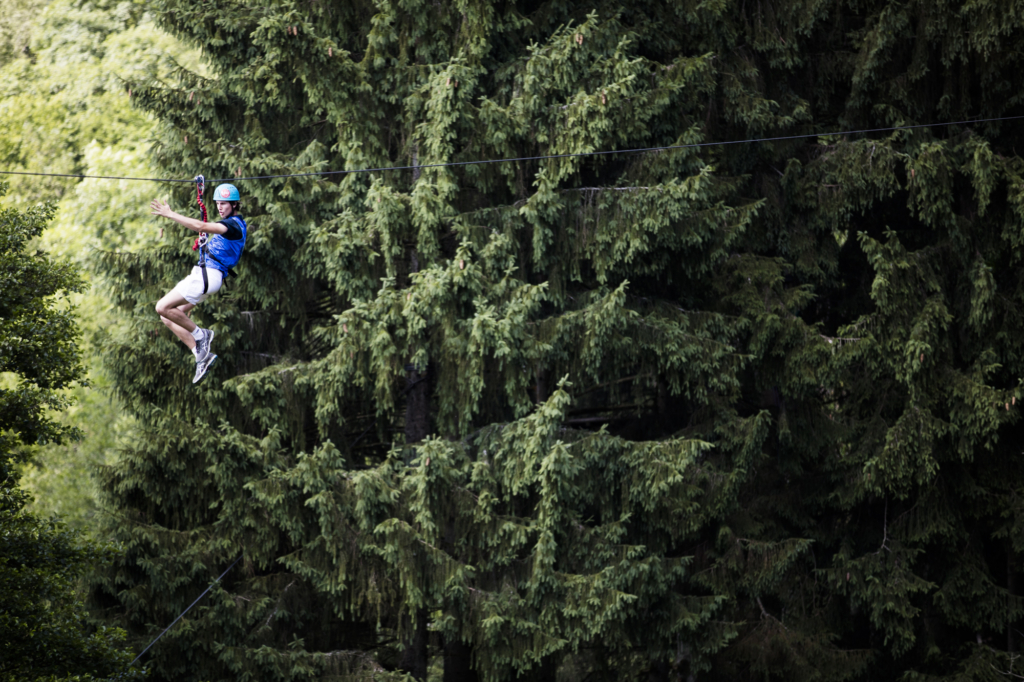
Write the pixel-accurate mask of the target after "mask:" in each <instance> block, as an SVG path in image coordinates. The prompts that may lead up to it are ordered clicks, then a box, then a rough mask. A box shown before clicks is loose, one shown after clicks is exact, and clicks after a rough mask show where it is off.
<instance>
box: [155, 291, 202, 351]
mask: <svg viewBox="0 0 1024 682" xmlns="http://www.w3.org/2000/svg"><path fill="white" fill-rule="evenodd" d="M195 307H196V306H195V304H193V303H189V302H188V301H186V300H185V298H184V297H183V296H182V295H181V294H179V293H177V292H174V291H172V292H170V293H168V294H167V295H166V296H164V297H163V298H161V299H160V300H159V301H158V302H157V304H156V312H157V314H158V315H160V321H161V322H163V323H164V324H165V325H167V328H168V329H170V330H171V332H172V333H173V334H174V335H175V336H177V337H178V338H179V339H181V342H182V343H184V344H185V345H186V346H188V347H189V349H193V348H195V347H196V340H195V338H193V337H192V332H193V331H195V328H196V323H195V322H193V321H192V320H191V318H189V313H191V312H192V309H193V308H195Z"/></svg>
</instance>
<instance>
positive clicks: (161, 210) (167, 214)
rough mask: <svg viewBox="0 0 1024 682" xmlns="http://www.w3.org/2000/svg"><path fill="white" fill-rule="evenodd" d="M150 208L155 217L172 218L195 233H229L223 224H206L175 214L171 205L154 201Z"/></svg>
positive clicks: (157, 200)
mask: <svg viewBox="0 0 1024 682" xmlns="http://www.w3.org/2000/svg"><path fill="white" fill-rule="evenodd" d="M149 208H150V209H151V211H150V212H151V213H152V214H153V215H158V216H163V217H164V218H170V219H171V220H173V221H174V222H176V223H178V224H179V225H182V226H184V227H187V228H188V229H190V230H192V231H193V232H200V233H203V232H205V233H207V234H224V233H225V232H227V231H228V228H227V227H226V226H225V225H224V224H223V223H204V222H203V221H202V220H196V219H195V218H189V217H188V216H183V215H181V214H180V213H177V212H175V211H174V210H172V209H171V206H170V204H168V203H166V202H164V201H160V200H159V199H154V200H153V201H152V202H151V203H150V204H149Z"/></svg>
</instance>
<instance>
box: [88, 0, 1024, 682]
mask: <svg viewBox="0 0 1024 682" xmlns="http://www.w3.org/2000/svg"><path fill="white" fill-rule="evenodd" d="M154 11H156V12H157V13H158V16H159V18H160V21H162V22H163V24H164V26H165V27H167V28H168V29H170V30H172V31H173V32H175V33H176V34H177V35H178V36H179V37H181V38H183V39H187V40H191V41H194V43H195V44H196V45H198V46H201V47H202V48H203V50H204V54H205V55H206V58H207V59H208V62H209V66H210V71H211V73H212V74H213V76H212V77H210V78H207V77H203V76H201V75H199V74H196V73H191V72H188V71H185V70H183V71H181V72H180V73H178V75H177V78H178V80H177V81H175V82H166V83H157V82H146V83H135V84H132V92H133V97H134V98H135V101H136V102H137V103H138V104H139V106H142V107H144V108H146V109H148V110H150V111H152V112H153V113H154V114H156V115H157V116H158V117H159V118H160V120H161V121H162V125H163V129H162V132H161V144H160V146H159V147H158V150H157V161H158V163H159V164H160V165H161V166H162V167H163V168H164V169H165V171H166V172H167V173H169V174H172V175H174V176H177V177H189V176H192V175H194V174H196V173H198V172H203V173H205V174H206V175H207V177H225V178H230V177H242V178H244V177H251V176H266V175H269V176H275V177H270V178H264V179H259V180H239V181H238V184H239V185H241V187H242V190H243V196H244V202H243V205H244V209H243V212H244V213H245V215H246V216H247V218H248V219H249V221H250V225H251V226H252V232H251V237H250V243H249V245H248V247H247V254H246V256H245V258H244V260H243V264H242V266H241V267H240V271H241V273H242V276H241V277H240V278H239V280H238V282H237V283H231V284H230V285H229V290H228V293H226V294H221V295H219V296H218V297H217V298H215V299H213V300H211V301H210V302H208V303H205V304H203V306H201V308H200V312H199V313H198V315H199V316H201V318H202V320H203V326H212V327H213V328H214V329H215V331H216V334H217V336H216V339H217V344H218V351H217V352H218V353H219V354H220V355H221V358H222V359H223V360H224V361H225V362H224V363H223V365H222V368H221V369H220V370H219V371H218V374H217V375H216V376H213V377H211V378H210V379H208V380H207V383H205V384H204V385H203V388H202V389H201V390H198V391H196V390H194V389H193V387H192V386H191V384H190V383H189V382H188V379H189V372H188V370H187V364H186V363H187V360H188V357H187V354H186V353H185V352H184V351H183V350H182V349H181V348H180V346H177V345H175V344H176V342H174V341H173V340H172V339H171V338H170V337H169V336H168V335H166V334H163V333H161V331H160V329H159V327H158V324H157V321H156V318H155V316H154V315H153V314H152V313H149V312H148V310H149V309H150V308H151V304H152V302H153V301H155V300H156V298H157V297H158V296H159V295H160V294H161V293H162V292H163V291H164V290H166V289H167V288H169V286H170V285H171V284H172V283H173V281H174V279H175V278H176V277H180V276H181V274H183V272H184V270H185V268H186V267H187V265H188V261H189V258H190V254H189V252H188V251H187V250H186V248H185V246H184V241H183V240H180V239H177V237H176V236H175V235H171V234H168V236H167V241H166V245H165V247H163V248H162V249H159V250H155V251H148V252H140V253H135V254H123V253H122V254H108V255H107V256H106V259H105V264H106V269H107V272H108V273H109V274H110V275H111V276H112V277H113V278H115V279H112V280H111V283H112V294H113V296H114V297H115V299H116V302H117V303H118V304H119V305H120V306H121V307H122V309H124V310H125V311H128V312H130V313H132V317H131V318H130V326H128V325H126V329H128V330H129V331H128V332H127V333H126V334H125V335H124V336H123V337H122V338H121V339H120V343H119V345H118V347H117V348H116V349H115V350H114V352H113V353H112V357H113V358H114V359H115V360H116V362H115V363H114V364H113V366H112V367H113V369H112V371H114V372H116V373H117V377H118V386H119V391H120V393H121V396H122V398H123V399H124V401H125V403H126V404H127V405H129V406H130V407H131V409H132V410H133V412H134V413H135V414H136V415H137V416H138V418H139V419H140V423H141V424H143V429H144V431H145V435H144V437H142V438H140V439H139V440H138V441H136V442H135V443H134V445H133V446H132V448H130V449H129V450H127V451H126V452H125V453H124V457H123V461H122V462H121V463H120V464H119V465H117V466H115V467H112V468H111V469H110V470H109V471H108V472H107V473H106V477H107V484H106V485H107V491H108V493H107V494H108V499H109V503H110V504H111V506H112V507H114V509H115V510H116V513H117V518H118V519H119V522H118V525H117V527H116V528H115V530H116V532H117V533H118V534H119V537H120V539H121V540H122V542H124V543H125V545H126V546H127V547H128V552H127V554H126V555H125V559H124V561H123V563H122V564H121V565H119V566H118V567H117V568H116V569H115V570H112V571H111V572H110V573H109V574H108V575H107V576H106V578H105V583H104V584H103V586H102V587H101V589H100V590H99V592H98V594H97V598H98V599H99V600H100V601H101V602H102V601H104V600H106V604H107V605H108V606H109V607H110V608H111V609H112V612H114V613H120V614H121V617H122V618H123V619H124V623H125V624H126V625H127V626H128V627H129V628H130V629H131V630H132V631H133V632H134V633H136V636H137V637H138V638H139V640H140V642H141V641H142V640H143V639H144V638H145V637H146V636H148V635H149V634H151V633H153V632H155V631H156V629H157V628H158V627H162V626H163V625H164V624H165V623H168V622H170V621H171V620H172V619H173V618H174V616H176V615H177V613H179V612H180V611H181V610H182V609H183V608H184V607H185V606H187V605H188V603H190V602H191V600H192V599H193V598H194V596H195V595H196V594H198V593H199V592H200V591H201V590H202V587H203V586H204V585H205V584H206V583H207V582H208V581H209V580H210V579H211V578H212V577H214V576H215V575H217V574H218V573H219V572H220V570H222V567H223V566H226V565H227V564H228V563H230V561H232V560H233V558H234V557H235V556H237V555H239V554H242V555H243V556H244V561H243V562H242V563H241V564H239V567H238V568H237V569H236V570H235V572H234V573H233V574H231V575H230V576H229V577H228V578H227V579H226V580H225V581H224V582H223V583H221V584H220V585H219V586H218V587H217V588H215V590H214V591H213V593H212V594H211V595H210V597H208V598H207V599H208V601H207V602H205V603H204V604H203V605H201V606H199V607H197V608H196V610H195V611H194V612H193V614H194V615H190V616H189V617H187V618H186V619H185V620H184V621H183V622H182V623H181V624H179V626H177V629H176V630H174V631H172V632H171V633H170V634H169V635H168V636H167V637H165V638H164V640H162V642H161V644H160V646H159V648H158V649H155V650H154V652H153V654H152V659H151V661H152V665H153V669H154V671H155V676H156V678H157V679H214V678H217V679H220V678H228V677H232V678H246V679H248V678H254V679H261V680H277V679H281V680H284V679H308V678H324V677H332V676H342V677H347V678H351V679H397V678H398V677H400V676H401V675H402V674H410V675H412V676H413V677H415V678H417V679H423V678H425V677H427V676H428V675H435V676H436V675H438V674H440V675H442V676H443V679H445V680H476V679H479V680H505V679H513V678H515V677H517V676H525V677H527V678H528V679H538V680H554V679H560V680H577V679H579V680H582V679H609V680H610V679H641V678H645V677H646V678H647V679H650V680H668V679H697V678H700V679H703V678H710V679H721V680H733V679H750V678H753V677H761V678H764V679H774V678H779V679H783V678H784V679H797V680H817V679H827V680H847V679H880V678H884V679H889V678H894V677H897V676H901V675H904V676H907V677H908V678H915V679H917V678H920V679H938V678H942V677H956V678H957V679H988V678H992V677H995V676H999V675H1001V674H1003V673H1004V672H1005V673H1006V674H1009V672H1010V671H1012V665H1013V663H1014V658H1013V652H1014V651H1016V648H1017V643H1016V640H1015V636H1014V635H1013V632H1014V631H1013V627H1012V626H1013V624H1014V623H1015V622H1017V621H1018V620H1020V618H1021V615H1022V614H1021V601H1020V597H1019V596H1018V595H1017V592H1018V591H1019V588H1018V587H1017V580H1018V578H1017V576H1018V575H1019V574H1020V561H1019V558H1020V556H1021V555H1020V552H1021V549H1022V547H1021V543H1022V542H1024V540H1022V536H1021V534H1020V532H1019V530H1018V529H1019V528H1020V522H1019V521H1018V517H1019V516H1020V513H1019V512H1018V509H1019V508H1020V503H1019V502H1018V498H1019V497H1020V496H1019V495H1018V494H1017V491H1018V490H1019V489H1020V487H1021V485H1020V484H1021V480H1022V476H1021V473H1022V472H1021V471H1020V468H1019V466H1018V465H1017V463H1016V460H1015V458H1014V457H1013V455H1015V454H1017V453H1016V452H1015V449H1014V448H1015V443H1016V442H1017V441H1018V440H1019V438H1016V437H1015V436H1016V435H1017V433H1018V430H1019V427H1018V426H1017V407H1016V398H1017V392H1019V391H1020V379H1019V378H1016V377H1019V376H1021V374H1022V373H1021V371H1020V370H1019V368H1018V364H1019V360H1018V357H1019V353H1018V352H1017V350H1016V349H1017V348H1018V343H1017V342H1016V339H1015V338H1014V334H1013V330H1014V328H1015V326H1017V325H1016V324H1015V323H1016V321H1017V319H1018V318H1017V313H1016V311H1017V310H1018V308H1019V303H1018V302H1019V300H1020V297H1021V294H1022V292H1021V291H1020V286H1021V280H1020V278H1019V277H1018V276H1017V275H1016V273H1015V271H1014V267H1015V264H1016V260H1017V253H1018V250H1019V249H1020V248H1021V240H1020V239H1019V237H1018V236H1017V235H1018V234H1019V233H1020V228H1021V211H1022V203H1021V202H1020V201H1018V199H1019V197H1018V194H1019V189H1020V187H1022V186H1024V185H1022V183H1021V180H1020V174H1021V168H1022V166H1021V161H1020V158H1019V157H1018V156H1017V155H1016V152H1015V151H1014V150H1015V144H1016V137H1017V136H1016V132H1015V131H1016V128H1015V127H1014V126H1013V124H1012V123H1011V122H1007V121H1003V122H997V121H991V122H987V123H976V124H955V125H947V124H953V123H955V122H956V121H963V120H967V119H978V118H995V117H999V116H1008V115H1014V114H1015V113H1017V112H1019V109H1020V103H1019V102H1018V101H1017V95H1016V93H1015V88H1014V87H1013V84H1014V83H1015V82H1016V81H1015V79H1014V75H1015V73H1016V71H1017V69H1016V66H1017V64H1016V60H1017V55H1016V52H1014V50H1013V49H1012V45H1014V44H1015V42H1014V41H1016V40H1019V39H1020V38H1021V37H1022V36H1021V27H1020V25H1019V23H1020V22H1019V20H1018V19H1017V17H1016V15H1015V14H1014V13H1013V12H1009V11H1002V10H1000V9H999V7H998V6H996V5H994V4H984V5H981V4H979V5H972V6H970V7H963V8H961V7H956V6H952V5H945V4H938V5H935V4H928V5H925V4H905V5H898V4H885V3H869V4H866V5H865V4H856V5H854V4H846V3H827V2H818V3H812V4H810V5H806V4H802V3H796V2H776V3H773V4H764V3H761V4H758V5H756V6H748V5H747V4H744V3H739V4H731V3H722V4H720V5H714V6H711V5H707V4H700V5H698V4H697V3H682V4H679V3H661V2H641V3H629V4H626V3H613V2H606V3H599V4H597V5H583V4H576V3H555V2H536V3H524V4H513V3H456V4H428V3H421V2H416V1H412V2H408V3H403V4H392V3H387V2H379V3H359V2H355V3H353V2H350V3H318V4H316V5H310V6H307V5H301V6H300V5H298V4H292V3H281V4H277V5H274V6H272V7H268V6H266V5H263V4H258V3H250V4H243V3H238V4H235V5H232V6H230V7H225V6H223V5H212V4H211V5H200V6H198V7H196V6H195V5H194V4H191V5H183V4H180V3H178V2H176V1H173V0H164V1H163V2H161V3H158V4H157V5H156V7H155V9H154ZM965 36H966V37H965ZM904 125H914V126H920V127H915V128H912V129H904V130H876V131H874V132H871V133H866V132H862V133H858V134H834V133H836V132H837V131H842V130H862V131H863V130H867V129H875V128H887V127H893V126H904ZM751 138H761V139H760V140H759V141H750V142H738V143H736V144H732V142H734V141H742V140H748V139H751ZM783 138H785V139H783ZM721 142H727V143H729V144H717V145H716V144H712V145H709V146H687V147H685V148H673V149H666V147H678V146H680V145H701V144H703V143H721ZM636 148H660V151H653V152H646V153H625V152H623V151H622V150H629V149H636ZM596 152H600V153H599V154H597V153H596ZM536 157H546V158H536ZM496 159H516V160H514V161H502V162H495V163H486V164H472V163H468V162H473V161H477V160H496ZM447 164H455V165H447ZM367 168H378V169H383V168H396V170H377V171H373V172H350V173H346V174H330V175H324V174H322V173H323V172H324V171H341V170H345V171H355V170H359V169H367ZM286 175H287V176H288V177H285V176H286ZM175 200H176V201H177V202H178V204H179V205H181V204H183V203H184V202H186V201H188V200H189V197H188V188H187V187H182V188H181V191H179V192H177V193H176V194H175ZM993 226H999V229H993Z"/></svg>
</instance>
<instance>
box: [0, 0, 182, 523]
mask: <svg viewBox="0 0 1024 682" xmlns="http://www.w3.org/2000/svg"><path fill="white" fill-rule="evenodd" d="M9 5H10V7H11V8H12V9H11V13H8V11H7V10H6V9H5V10H4V12H2V13H0V14H2V15H3V20H4V21H6V20H7V19H10V20H11V22H12V26H13V25H14V22H15V21H17V30H18V31H19V33H18V36H21V37H18V40H19V41H25V42H26V44H30V45H31V48H30V49H29V50H28V52H18V53H17V54H14V55H12V58H11V59H10V60H0V61H4V62H6V63H5V64H4V65H3V66H2V67H0V90H2V93H3V94H2V96H0V109H2V111H3V114H2V115H0V148H2V149H3V150H4V151H3V154H4V157H3V159H2V161H3V162H2V164H0V165H2V166H3V169H5V170H23V171H25V170H27V171H40V172H47V173H52V172H66V173H84V174H88V175H106V176H135V177H151V176H153V175H156V174H157V172H156V170H155V169H154V168H153V167H152V165H151V164H150V163H149V158H148V150H149V146H150V137H151V135H152V131H153V121H152V119H151V118H150V117H148V116H146V115H145V114H144V113H142V112H139V111H137V110H134V109H133V108H132V107H131V104H130V100H129V98H128V93H127V90H126V86H125V79H127V78H130V77H148V78H157V77H159V76H161V75H165V74H166V73H168V72H170V71H172V70H173V69H175V68H177V64H178V62H181V63H185V64H191V65H193V66H195V64H196V55H195V54H193V53H190V52H189V51H188V50H186V49H184V48H183V47H182V46H181V45H179V44H178V43H177V42H176V41H174V40H173V39H172V38H171V37H170V36H168V35H167V34H166V33H163V32H161V31H159V30H157V29H156V28H155V27H154V26H153V24H152V21H151V20H150V19H149V18H148V17H147V15H146V14H145V13H144V11H143V10H144V8H143V7H142V6H141V5H139V4H137V3H123V2H121V3H107V2H101V3H84V2H78V1H76V0H56V1H54V2H50V3H44V4H39V5H38V6H32V7H29V6H27V5H26V6H25V7H24V8H22V9H18V10H17V12H16V11H15V7H19V8H20V7H21V5H17V3H15V4H10V3H9ZM5 7H6V5H5ZM18 12H21V14H18ZM29 19H31V21H29ZM29 29H30V30H31V33H30V34H29V33H27V31H29ZM22 33H24V35H22ZM19 50H20V48H19ZM11 184H12V188H13V191H12V194H11V196H10V200H11V203H12V204H13V205H15V206H21V207H27V206H32V205H35V204H36V203H38V202H40V201H42V200H47V199H52V200H55V199H58V198H60V200H61V210H60V211H59V212H58V213H57V216H56V218H55V219H54V221H53V223H52V225H51V227H50V229H48V230H47V232H46V233H45V234H44V235H43V236H42V237H41V240H40V244H41V245H42V246H43V248H45V249H46V250H47V251H48V252H50V253H53V254H56V255H59V256H63V257H67V258H70V259H71V260H73V261H75V262H76V263H78V264H79V265H80V266H82V268H83V278H84V279H85V280H86V281H88V282H93V283H94V284H95V285H94V286H93V287H91V289H90V290H89V291H87V292H84V293H81V294H74V295H72V297H71V300H72V301H73V302H74V304H75V306H76V307H77V309H78V311H79V319H80V323H81V327H82V329H83V332H84V334H83V336H84V338H83V345H82V348H83V357H84V358H85V363H86V366H87V368H88V378H89V384H90V386H89V387H80V388H76V389H75V390H73V392H72V393H73V395H74V397H75V398H76V404H75V405H74V406H73V407H70V408H69V409H68V410H67V411H66V412H65V413H64V415H63V416H62V417H61V419H60V421H61V423H64V424H67V425H74V426H75V427H76V428H78V429H79V430H80V431H81V432H82V435H83V438H82V439H81V440H80V441H76V442H74V443H69V444H67V445H63V446H57V445H49V446H45V447H42V448H39V449H38V451H37V452H36V453H35V456H34V457H33V463H32V465H31V466H28V467H25V468H24V470H23V472H22V473H23V475H24V477H23V479H22V483H23V485H25V486H26V488H28V489H29V490H30V491H31V492H32V493H33V494H34V498H35V499H34V500H33V502H32V504H31V508H32V510H33V511H34V512H35V513H37V514H39V515H41V516H49V515H51V514H60V515H61V516H62V517H63V518H64V520H65V521H66V522H68V523H69V524H70V525H71V526H72V527H74V528H76V529H78V530H81V531H84V532H86V533H88V534H92V533H94V532H95V531H96V530H97V528H98V524H96V522H95V516H96V514H97V512H98V509H97V505H96V497H97V491H96V489H95V485H94V483H93V475H92V471H93V469H94V468H95V466H97V465H100V464H105V463H109V462H111V461H113V459H114V456H115V455H114V453H115V451H116V446H117V442H118V438H120V437H121V435H122V434H123V433H125V432H126V431H127V430H129V429H130V428H131V424H132V421H131V419H130V417H129V416H128V415H126V414H124V412H123V411H122V410H121V409H120V406H119V405H118V403H117V402H116V400H115V399H114V398H113V396H112V391H111V390H110V379H109V377H108V376H107V375H106V373H105V372H104V371H103V369H102V364H101V361H100V359H99V349H101V348H103V346H104V344H105V343H106V342H107V341H106V339H107V334H108V332H109V330H110V329H111V328H113V327H114V326H116V325H117V324H118V316H117V315H116V314H115V313H114V312H113V311H112V310H111V306H110V302H109V296H108V295H107V291H106V289H107V287H106V285H105V284H104V283H103V282H101V281H99V280H98V279H97V278H95V277H94V276H93V270H94V269H93V268H92V261H93V259H94V257H95V252H96V251H97V250H114V251H118V250H126V249H133V248H140V247H143V246H145V245H151V244H153V243H155V242H156V241H157V239H158V235H159V231H158V229H157V228H155V227H154V226H153V225H152V224H151V223H150V222H149V221H148V220H146V219H145V218H144V217H143V216H139V215H135V214H134V209H129V207H134V206H142V205H145V204H147V203H148V202H149V200H150V199H151V198H152V197H151V194H152V187H151V186H149V185H148V183H139V182H129V181H109V180H73V179H55V178H29V177H23V176H13V179H12V183H11ZM126 209H129V214H126Z"/></svg>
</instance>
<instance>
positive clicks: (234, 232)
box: [150, 176, 246, 384]
mask: <svg viewBox="0 0 1024 682" xmlns="http://www.w3.org/2000/svg"><path fill="white" fill-rule="evenodd" d="M200 177H201V176H200ZM198 197H199V204H200V208H201V209H202V213H203V217H204V218H205V217H206V207H205V206H203V204H202V184H200V185H199V193H198ZM213 197H214V200H215V201H216V202H217V213H219V214H220V220H219V221H217V222H215V223H208V222H204V221H203V220H197V219H196V218H189V217H187V216H183V215H181V214H180V213H177V212H175V211H174V210H172V209H171V207H170V205H168V204H167V203H166V202H163V201H161V200H159V199H154V200H153V202H152V203H151V204H150V208H151V209H152V214H153V215H158V216H163V217H164V218H170V219H171V220H173V221H174V222H176V223H178V224H179V225H182V226H184V227H186V228H188V229H190V230H192V231H193V232H198V233H199V238H198V239H196V245H195V246H193V247H192V248H193V250H195V249H196V248H198V249H199V263H198V265H196V266H195V267H193V268H192V272H191V273H189V275H188V277H186V278H185V279H183V280H181V281H180V282H178V283H177V284H176V285H175V286H174V288H173V289H171V290H170V291H169V292H167V295H165V296H164V297H163V298H161V299H160V300H159V301H157V304H156V312H157V314H158V315H159V316H160V320H161V321H162V322H163V323H164V324H165V325H167V328H168V329H170V330H171V331H172V332H173V333H174V335H175V336H177V337H178V338H179V339H181V342H182V343H184V344H185V345H186V346H188V347H189V348H190V349H191V350H192V353H193V354H194V355H195V356H196V375H195V377H194V378H193V379H192V383H193V384H198V383H199V382H200V381H202V379H203V377H205V376H206V372H207V371H208V370H209V369H210V367H211V366H213V363H214V362H215V361H216V360H217V356H216V355H214V354H213V353H212V352H211V350H210V344H211V343H212V342H213V330H212V329H203V328H201V327H199V326H197V325H196V324H195V323H194V322H193V321H192V320H191V318H189V314H190V313H191V312H192V309H193V308H195V307H196V306H197V305H199V304H200V303H202V302H203V301H205V300H206V299H207V298H208V297H209V296H210V295H211V294H215V293H217V291H218V290H220V287H221V284H222V283H223V282H224V278H225V277H228V276H229V275H232V274H234V273H233V272H232V271H231V268H233V267H234V266H235V265H236V264H237V263H238V260H239V258H241V256H242V249H244V248H245V238H246V224H245V220H244V219H243V218H242V216H241V215H239V202H240V201H241V197H240V196H239V194H238V189H237V188H235V186H234V185H219V186H218V187H217V189H216V190H214V192H213Z"/></svg>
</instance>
